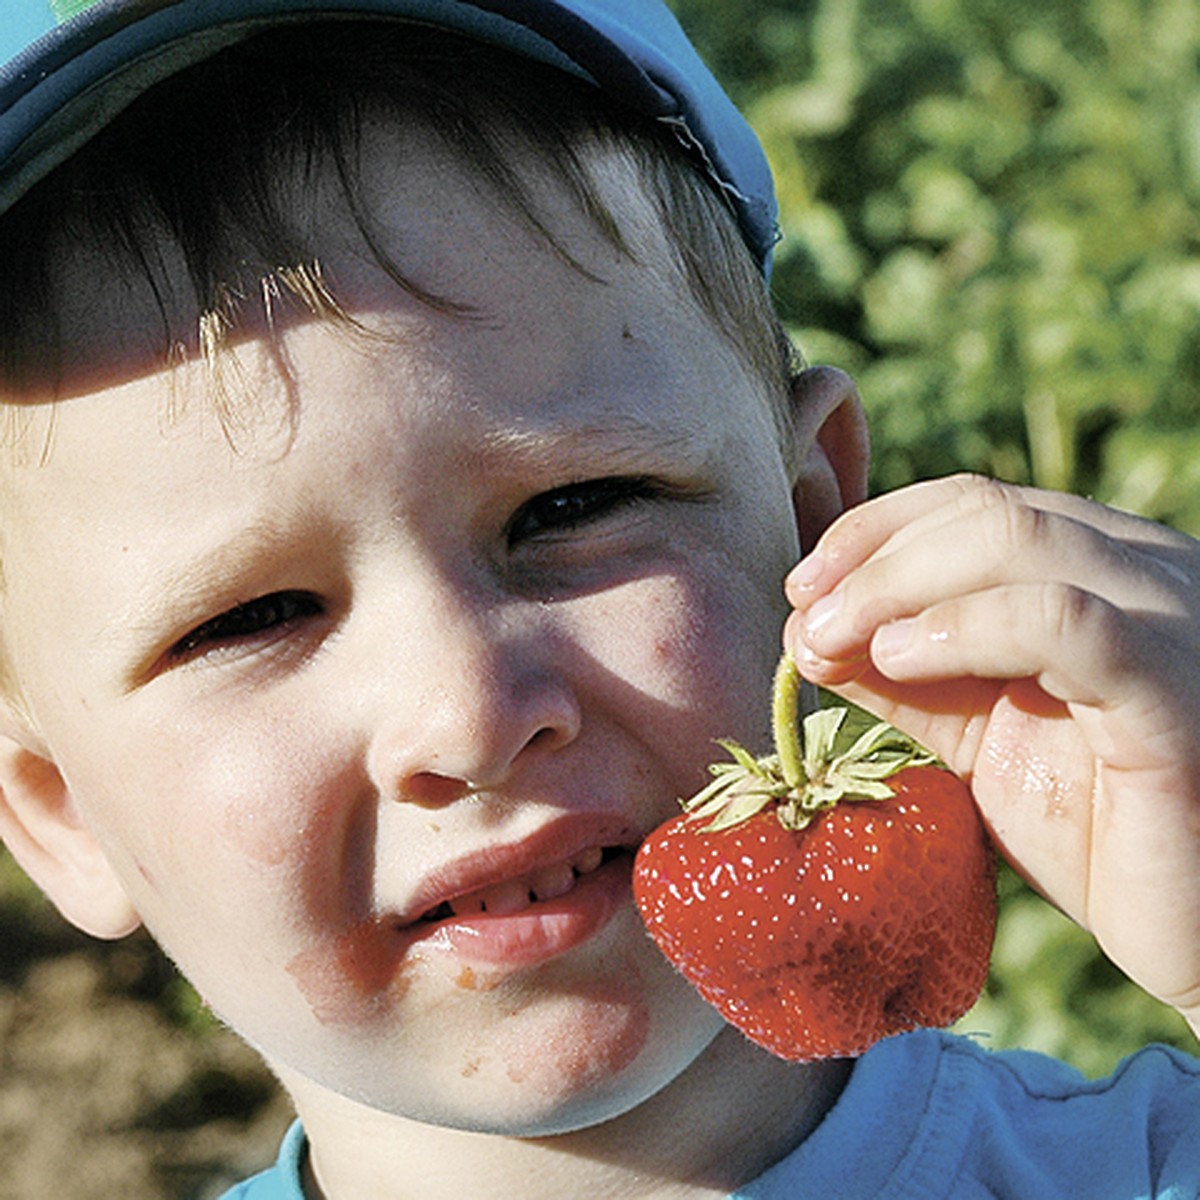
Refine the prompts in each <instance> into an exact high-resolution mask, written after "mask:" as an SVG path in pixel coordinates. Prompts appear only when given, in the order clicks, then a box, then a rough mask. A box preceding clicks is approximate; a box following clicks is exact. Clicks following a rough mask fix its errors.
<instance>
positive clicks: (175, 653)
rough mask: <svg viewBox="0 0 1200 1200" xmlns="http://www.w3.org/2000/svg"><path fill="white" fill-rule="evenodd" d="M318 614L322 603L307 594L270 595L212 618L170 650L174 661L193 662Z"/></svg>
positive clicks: (284, 593)
mask: <svg viewBox="0 0 1200 1200" xmlns="http://www.w3.org/2000/svg"><path fill="white" fill-rule="evenodd" d="M320 611H321V602H320V601H319V600H318V599H317V598H316V597H315V596H314V595H312V594H311V593H310V592H300V591H283V592H271V593H269V594H268V595H266V596H259V597H257V598H256V599H254V600H247V601H246V602H245V603H243V604H236V605H234V607H233V608H230V609H228V610H227V611H225V612H223V613H220V614H218V615H217V616H215V617H212V618H211V619H210V620H208V621H204V622H203V623H202V624H200V625H197V626H196V628H195V629H193V630H191V631H190V632H189V633H186V634H185V635H184V636H183V637H181V638H180V639H179V640H178V641H177V642H176V643H175V644H174V645H173V646H172V647H171V649H170V658H171V659H172V660H175V661H179V660H182V659H187V658H192V657H195V656H196V655H198V654H201V653H203V652H204V651H205V650H207V649H210V648H212V647H215V646H219V645H223V644H227V643H230V642H237V641H242V640H244V639H249V638H254V637H256V636H262V635H263V634H266V633H268V632H270V631H271V630H273V629H276V628H278V627H279V626H281V625H286V624H288V623H290V622H292V621H295V620H298V619H300V618H302V617H309V616H314V615H316V614H317V613H319V612H320Z"/></svg>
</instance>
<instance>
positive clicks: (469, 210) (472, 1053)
mask: <svg viewBox="0 0 1200 1200" xmlns="http://www.w3.org/2000/svg"><path fill="white" fill-rule="evenodd" d="M2 87H3V92H2V93H0V114H2V115H0V146H2V147H3V153H4V155H5V158H4V162H5V166H4V168H3V173H2V176H0V206H2V207H3V215H0V246H2V247H3V249H2V251H0V253H2V255H3V261H4V263H5V272H4V283H3V303H4V306H5V308H4V313H3V319H0V346H2V349H0V355H2V359H0V362H2V368H3V384H2V386H3V391H4V401H5V414H6V419H7V432H8V445H7V446H6V449H5V454H6V457H5V461H4V464H3V468H2V470H0V479H3V488H4V509H3V518H2V533H0V546H2V550H0V562H2V563H3V592H2V594H0V629H2V630H3V633H2V637H3V667H4V675H3V707H2V709H0V714H2V715H0V732H2V733H3V743H2V746H3V753H2V755H0V792H2V797H3V798H2V801H0V833H2V834H3V837H4V839H5V841H6V843H7V845H8V846H9V848H10V850H11V851H12V853H13V854H14V855H15V856H16V857H17V858H18V860H19V861H20V862H21V864H22V865H23V866H24V867H25V869H26V870H27V871H28V872H29V873H30V875H31V876H32V877H33V878H34V879H35V880H36V881H37V882H38V883H39V884H40V886H41V887H42V888H43V889H44V890H45V891H46V893H47V894H48V895H49V896H50V897H51V899H53V900H54V902H55V903H56V904H57V905H58V907H59V908H60V909H61V911H62V912H63V913H64V914H65V915H66V916H67V918H68V919H70V920H72V921H74V922H75V923H76V924H77V925H79V926H81V927H82V928H84V929H86V930H88V931H90V932H92V933H94V934H96V935H98V936H101V937H119V936H121V935H122V934H124V933H126V932H128V931H129V930H130V929H132V928H134V927H135V926H136V925H138V924H139V923H143V922H144V923H145V924H146V925H147V927H148V928H149V929H150V930H151V931H152V932H153V933H154V935H155V936H156V938H157V939H158V940H159V941H160V942H161V943H162V945H163V946H164V947H165V948H166V950H167V951H168V952H169V953H170V954H171V955H172V956H173V957H174V959H175V960H176V961H177V962H178V964H179V966H180V968H181V969H182V970H183V971H184V972H185V974H187V975H188V977H189V978H190V979H191V980H192V981H193V982H194V983H195V984H196V986H197V987H198V988H199V990H200V991H201V993H202V994H203V995H204V996H205V997H206V999H207V1000H208V1001H209V1002H210V1003H211V1004H212V1006H213V1008H214V1010H215V1011H216V1012H217V1013H219V1014H220V1016H221V1017H222V1018H223V1019H224V1020H225V1021H227V1022H228V1023H229V1024H230V1025H231V1026H232V1027H233V1028H234V1029H235V1030H237V1031H238V1032H239V1033H240V1034H241V1035H242V1036H243V1037H245V1038H246V1039H247V1040H248V1041H249V1042H250V1043H251V1044H252V1045H254V1046H255V1047H256V1048H257V1049H258V1050H259V1052H260V1053H261V1054H262V1055H263V1057H264V1059H265V1060H266V1061H267V1063H268V1064H269V1065H270V1066H271V1068H272V1070H274V1071H275V1073H276V1074H277V1075H278V1077H279V1078H280V1079H281V1081H282V1082H283V1084H284V1085H285V1086H286V1087H287V1089H288V1091H289V1093H290V1095H291V1096H292V1098H293V1100H294V1102H295V1104H296V1108H297V1111H298V1114H299V1118H300V1123H298V1124H297V1126H296V1127H295V1128H294V1130H293V1131H292V1133H291V1134H290V1135H289V1137H288V1139H287V1141H286V1143H285V1145H284V1147H283V1149H282V1151H281V1155H280V1160H279V1162H278V1164H277V1165H276V1167H275V1168H273V1169H272V1170H271V1171H269V1172H267V1173H265V1174H263V1175H262V1176H259V1177H257V1178H256V1179H254V1180H252V1181H249V1182H248V1183H247V1184H245V1185H243V1187H242V1188H240V1189H235V1192H234V1193H233V1195H235V1196H243V1197H248V1198H249V1200H268V1198H270V1197H290V1198H291V1200H296V1198H298V1197H302V1196H303V1197H309V1198H310V1200H313V1198H318V1197H324V1198H327V1200H348V1198H354V1200H371V1198H374V1197H378V1198H388V1197H400V1196H409V1195H418V1196H430V1197H434V1196H443V1195H446V1196H449V1195H454V1196H460V1195H464V1194H468V1195H469V1194H477V1195H518V1196H523V1197H540V1196H551V1195H552V1196H596V1197H603V1196H618V1195H619V1196H691V1197H699V1196H721V1195H727V1194H729V1193H736V1194H739V1195H745V1196H798V1195H807V1194H810V1193H811V1194H816V1195H824V1194H828V1195H840V1196H876V1195H894V1196H899V1195H906V1196H916V1195H920V1196H968V1197H969V1196H984V1195H988V1196H992V1195H1013V1196H1055V1197H1059V1196H1063V1195H1081V1196H1103V1197H1134V1196H1146V1195H1155V1196H1184V1195H1196V1194H1198V1193H1200V1138H1197V1137H1196V1136H1195V1134H1196V1116H1195V1114H1196V1104H1197V1100H1198V1099H1200V1066H1198V1065H1197V1064H1196V1063H1195V1062H1192V1061H1191V1060H1188V1059H1186V1058H1185V1057H1184V1056H1181V1055H1175V1054H1171V1053H1168V1052H1166V1051H1163V1050H1157V1049H1152V1050H1147V1051H1146V1052H1145V1053H1144V1054H1143V1055H1141V1056H1139V1057H1138V1058H1136V1059H1134V1060H1133V1061H1132V1062H1130V1063H1129V1064H1127V1065H1126V1066H1125V1067H1124V1068H1123V1069H1122V1070H1121V1071H1120V1072H1119V1073H1118V1075H1117V1076H1115V1077H1114V1078H1113V1079H1112V1080H1110V1081H1106V1082H1105V1083H1104V1084H1102V1085H1091V1084H1087V1083H1084V1082H1083V1081H1081V1080H1079V1079H1077V1078H1075V1077H1074V1076H1072V1075H1071V1073H1070V1072H1068V1071H1066V1070H1065V1069H1063V1068H1060V1067H1058V1066H1057V1065H1056V1064H1054V1063H1051V1062H1047V1061H1045V1060H1041V1059H1037V1058H1031V1057H1025V1056H1019V1055H1017V1056H1010V1055H994V1056H989V1055H987V1054H985V1053H983V1052H981V1051H979V1050H978V1049H976V1048H974V1047H973V1046H971V1045H969V1044H966V1043H962V1042H960V1041H957V1040H955V1039H953V1038H950V1037H945V1036H943V1035H940V1034H931V1033H922V1034H915V1035H911V1036H908V1037H902V1038H898V1039H893V1040H891V1041H889V1042H887V1043H884V1044H882V1045H881V1046H880V1047H878V1048H877V1049H875V1050H873V1051H871V1052H870V1053H868V1054H867V1055H866V1056H865V1057H864V1058H862V1059H861V1060H860V1061H859V1062H858V1063H856V1064H854V1065H853V1067H852V1066H851V1064H849V1063H846V1062H842V1061H831V1062H819V1063H812V1064H805V1065H800V1066H796V1065H787V1064H784V1063H782V1062H780V1061H777V1060H775V1059H772V1058H771V1057H769V1056H768V1055H766V1054H764V1053H763V1052H761V1051H759V1050H757V1049H756V1048H754V1047H753V1046H751V1045H750V1044H749V1043H748V1042H746V1041H745V1040H744V1039H743V1038H741V1036H740V1035H738V1034H736V1033H733V1032H732V1031H730V1030H729V1029H727V1028H724V1027H723V1026H722V1024H721V1022H720V1020H719V1018H717V1017H716V1016H715V1014H714V1013H713V1012H711V1011H710V1010H709V1009H708V1008H707V1007H706V1006H705V1005H704V1004H703V1003H702V1002H701V1001H700V1000H699V999H698V998H697V997H696V996H695V995H694V994H693V993H692V992H691V991H690V989H689V988H688V987H687V986H686V985H684V984H683V983H682V982H681V980H680V979H679V978H678V977H677V976H676V975H675V974H674V973H673V972H672V971H671V969H670V968H669V967H667V965H666V964H665V963H664V962H663V961H662V960H661V959H660V958H659V957H658V955H657V953H656V952H655V951H654V950H653V948H652V947H651V945H650V943H649V940H648V939H647V938H646V937H645V936H644V934H643V932H642V931H641V929H640V927H639V925H638V921H637V919H636V917H635V915H634V912H633V909H632V906H631V903H630V899H629V891H628V880H629V866H630V858H631V854H632V851H633V850H634V848H635V847H636V845H637V844H638V842H639V840H640V839H641V838H642V837H643V836H644V835H645V834H646V833H647V832H648V831H649V830H650V829H651V828H653V827H654V826H655V825H656V824H657V823H658V822H659V821H660V820H662V819H663V818H664V817H665V816H667V815H668V814H670V813H671V812H672V811H673V810H674V806H675V798H676V797H677V796H679V795H683V794H687V793H688V792H690V791H692V790H693V789H694V786H695V784H696V783H697V781H698V778H699V776H700V773H701V768H702V766H703V764H704V762H705V760H706V759H707V757H708V755H709V746H710V742H711V739H712V737H714V736H716V735H726V736H733V737H737V738H739V739H740V740H742V741H744V742H749V743H761V742H762V740H763V738H764V737H765V733H766V730H765V721H766V714H765V713H764V711H763V709H764V707H765V705H764V697H765V695H766V692H767V688H768V684H769V679H770V675H771V672H772V668H773V665H774V660H775V657H776V651H777V648H778V641H779V631H780V628H781V626H782V627H784V640H785V644H786V645H787V647H788V648H789V649H790V650H791V651H792V652H793V653H794V654H795V655H796V657H797V659H798V660H799V661H800V662H801V663H802V665H803V669H804V671H805V672H806V674H807V675H808V677H809V678H810V679H812V680H813V681H815V682H817V683H822V684H827V685H830V686H834V687H836V688H837V689H838V690H840V691H841V692H843V693H844V694H845V695H847V696H848V697H850V698H852V699H855V700H858V701H860V702H863V703H865V704H866V705H867V706H868V707H871V708H874V709H875V710H876V711H877V712H880V713H881V714H882V715H884V716H886V717H888V718H890V719H892V720H894V721H895V723H897V724H898V725H901V726H902V727H905V728H907V729H908V730H910V731H911V732H912V733H914V734H915V735H917V736H918V737H920V738H921V739H922V740H924V741H925V742H926V743H928V744H929V745H930V746H931V747H932V748H934V749H935V750H936V751H938V752H939V753H940V754H942V755H943V756H944V757H945V758H946V759H947V760H948V761H949V762H950V763H951V765H952V766H953V767H954V768H955V769H956V770H957V771H958V772H959V773H960V774H961V775H963V777H964V778H967V779H968V780H970V782H971V784H972V787H973V789H974V792H975V795H976V798H977V800H978V803H979V806H980V809H981V811H982V813H983V815H984V817H985V819H986V820H987V822H988V823H989V825H990V827H991V829H992V830H993V832H994V834H995V837H996V840H997V843H998V844H999V845H1000V846H1001V847H1002V848H1003V850H1004V852H1005V853H1006V854H1007V856H1008V857H1009V858H1010V859H1011V860H1012V861H1013V862H1014V863H1015V864H1017V866H1018V867H1019V868H1020V869H1021V870H1022V871H1023V872H1025V873H1026V875H1027V876H1028V877H1029V878H1030V879H1031V880H1032V881H1033V883H1034V884H1035V885H1036V886H1038V887H1039V888H1041V889H1042V890H1043V891H1044V892H1045V893H1046V894H1047V895H1048V896H1049V897H1050V899H1052V900H1053V901H1054V902H1055V903H1057V904H1059V905H1060V906H1062V907H1063V908H1064V909H1066V910H1067V911H1068V912H1069V913H1071V914H1072V915H1073V916H1074V917H1076V919H1078V920H1080V921H1081V922H1082V923H1084V924H1085V925H1086V926H1087V927H1088V928H1089V929H1091V930H1092V931H1093V932H1094V933H1095V935H1096V936H1097V937H1098V938H1099V939H1100V940H1101V942H1102V943H1103V944H1104V946H1105V948H1106V950H1107V951H1108V952H1109V953H1110V954H1111V955H1112V956H1113V957H1114V958H1115V959H1116V960H1117V961H1118V962H1119V963H1120V964H1121V965H1122V966H1123V967H1124V968H1125V969H1126V970H1127V971H1129V973H1130V974H1131V975H1132V976H1133V977H1134V978H1136V979H1137V980H1138V981H1139V982H1140V983H1141V984H1142V985H1143V986H1144V987H1146V988H1147V989H1149V990H1150V991H1152V992H1154V993H1155V994H1156V995H1158V996H1160V997H1161V998H1162V999H1163V1000H1164V1001H1166V1002H1168V1003H1172V1004H1174V1005H1175V1006H1176V1007H1177V1008H1178V1009H1179V1010H1180V1011H1181V1012H1183V1013H1184V1014H1185V1016H1187V1017H1188V1018H1189V1019H1190V1020H1191V1022H1192V1024H1193V1027H1196V1026H1197V1024H1200V965H1198V949H1200V938H1198V937H1197V933H1198V929H1200V880H1198V877H1197V871H1196V869H1195V863H1196V861H1197V859H1196V853H1197V840H1198V835H1200V769H1198V767H1200V762H1198V757H1197V754H1196V752H1195V741H1196V736H1195V735H1196V731H1197V728H1198V727H1200V692H1198V689H1197V685H1196V683H1195V679H1194V672H1193V671H1192V670H1191V665H1192V663H1193V662H1194V660H1195V652H1196V645H1197V641H1198V640H1200V632H1198V630H1200V612H1198V604H1197V599H1196V589H1195V586H1194V581H1195V579H1196V578H1198V577H1200V554H1198V553H1197V548H1196V546H1195V545H1194V544H1193V543H1192V542H1190V541H1189V540H1188V539H1186V538H1183V537H1181V536H1179V535H1176V534H1173V533H1171V532H1169V531H1166V530H1162V529H1158V528H1156V527H1154V526H1150V525H1148V524H1146V523H1144V522H1141V521H1136V520H1133V519H1131V518H1128V517H1125V516H1122V515H1120V514H1117V513H1112V512H1109V511H1106V510H1103V509H1101V508H1098V507H1097V506H1094V505H1091V504H1087V503H1084V502H1083V501H1079V500H1075V499H1073V498H1070V497H1058V496H1046V495H1040V494H1036V493H1032V492H1028V491H1022V490H1019V489H1011V488H1004V487H1000V486H998V485H993V484H989V483H986V482H983V481H978V480H962V479H956V480H948V481H938V482H933V483H930V484H926V485H922V486H920V487H916V488H913V489H909V490H906V491H903V492H899V493H896V494H894V495H891V496H887V497H884V498H881V499H878V500H875V501H873V502H871V503H869V504H862V505H858V502H859V501H861V500H862V499H863V496H864V492H865V468H866V442H865V434H864V431H863V424H862V418H861V412H860V409H859V407H858V402H857V398H856V397H855V394H854V391H853V387H852V386H851V385H850V384H849V382H848V381H847V380H846V379H845V378H844V377H842V376H840V375H839V374H837V373H836V372H832V371H827V370H808V371H798V370H796V369H795V368H794V366H793V364H792V362H791V358H790V356H789V354H788V352H787V348H786V345H785V343H784V341H783V339H782V338H781V337H780V336H779V333H778V330H777V326H776V324H775V322H774V320H773V318H772V317H771V314H770V311H769V306H768V304H767V303H766V299H765V288H764V287H763V278H764V273H765V269H766V265H767V262H768V259H769V251H770V243H771V238H772V236H773V235H772V228H771V226H772V212H773V208H772V203H773V202H772V201H771V199H770V185H769V182H768V181H767V180H766V177H765V173H764V170H763V166H762V161H761V158H760V156H759V154H758V152H757V149H756V146H755V144H754V142H753V140H752V138H751V136H750V135H749V133H748V131H747V130H746V129H745V127H744V126H743V125H741V124H740V122H739V121H738V119H737V117H736V114H734V113H733V112H732V110H731V109H730V108H729V106H728V103H727V102H726V101H725V100H724V98H723V97H722V96H721V95H720V93H719V91H718V90H717V89H716V86H715V84H713V83H712V81H711V79H710V78H709V77H708V75H707V73H706V72H705V71H704V69H703V67H702V66H701V65H700V64H699V62H698V61H697V60H696V59H695V57H694V55H693V54H692V52H691V51H690V49H689V48H688V47H687V44H686V42H685V41H684V40H683V39H682V36H681V35H680V34H679V32H678V29H677V27H676V26H675V25H674V24H673V22H672V20H671V19H670V17H669V16H668V14H667V13H666V12H665V10H663V9H661V8H660V7H659V6H658V5H657V3H655V2H651V0H625V2H620V0H608V2H605V3H597V2H595V0H592V2H591V3H587V2H585V0H574V2H566V0H491V2H490V3H485V4H467V3H459V2H457V0H415V2H408V3H406V2H403V0H376V2H375V3H370V2H368V0H360V2H356V3H349V2H347V3H335V2H332V0H327V2H325V3H322V4H319V5H315V6H314V5H313V4H311V3H303V2H302V0H292V2H290V3H285V2H282V0H274V2H272V0H211V2H206V3H196V2H194V0H193V2H191V3H163V2H158V3H155V2H150V3H146V2H144V0H143V2H140V3H137V2H130V0H115V2H114V0H110V2H107V3H103V2H102V3H99V4H97V5H94V6H92V7H90V8H89V9H87V10H86V11H85V12H84V13H83V14H82V15H81V16H79V17H77V18H75V19H74V20H73V21H71V22H68V23H67V24H66V25H65V26H64V27H63V29H62V30H61V31H60V33H59V35H58V37H57V38H55V39H51V40H49V41H47V42H44V43H41V44H39V45H38V46H37V47H35V48H33V49H31V50H30V51H29V52H27V54H26V55H25V56H23V57H22V58H20V59H18V60H17V62H16V64H15V65H13V66H11V67H10V68H8V69H7V71H6V75H5V77H4V81H3V85H2ZM852 505H858V506H857V507H855V508H853V511H851V512H850V513H849V514H848V515H847V516H845V517H843V518H842V519H841V520H838V519H837V518H838V516H839V514H840V513H841V512H842V511H843V510H845V509H846V508H849V507H850V506H852ZM822 534H824V536H821V535H822ZM948 547H954V550H955V553H954V554H953V555H948V554H947V548H948ZM802 549H804V550H807V551H808V553H807V554H806V555H805V557H804V558H803V559H801V560H800V565H799V566H798V567H796V566H794V564H795V563H796V561H797V559H799V558H800V553H801V550H802ZM789 570H790V572H791V573H790V574H788V572H789ZM785 575H788V582H787V591H786V598H787V600H788V601H790V603H791V606H792V607H791V612H790V614H789V611H788V605H787V603H786V602H785V598H784V596H783V595H782V594H781V591H780V588H779V581H780V580H781V579H782V578H783V577H784V576H785ZM785 620H786V625H785Z"/></svg>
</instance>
